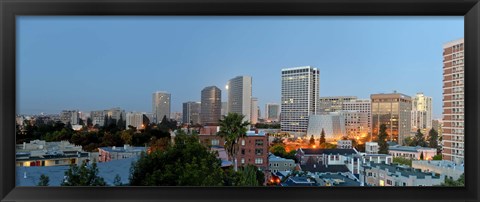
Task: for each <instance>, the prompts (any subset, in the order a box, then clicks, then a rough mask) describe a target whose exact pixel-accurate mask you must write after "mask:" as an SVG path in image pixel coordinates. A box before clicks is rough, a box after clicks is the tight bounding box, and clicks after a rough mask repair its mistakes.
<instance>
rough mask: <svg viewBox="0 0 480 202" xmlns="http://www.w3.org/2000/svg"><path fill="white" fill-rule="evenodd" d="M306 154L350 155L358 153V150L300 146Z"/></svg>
mask: <svg viewBox="0 0 480 202" xmlns="http://www.w3.org/2000/svg"><path fill="white" fill-rule="evenodd" d="M299 150H302V151H303V153H304V154H305V155H319V154H327V155H329V154H340V155H350V154H357V153H358V152H357V151H356V150H355V149H306V148H300V149H299Z"/></svg>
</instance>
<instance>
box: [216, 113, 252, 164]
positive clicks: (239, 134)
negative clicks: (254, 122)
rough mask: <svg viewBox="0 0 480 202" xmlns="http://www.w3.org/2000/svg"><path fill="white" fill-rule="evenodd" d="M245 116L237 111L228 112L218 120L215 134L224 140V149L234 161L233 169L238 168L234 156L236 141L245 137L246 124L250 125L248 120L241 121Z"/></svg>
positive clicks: (236, 147)
mask: <svg viewBox="0 0 480 202" xmlns="http://www.w3.org/2000/svg"><path fill="white" fill-rule="evenodd" d="M244 117H245V116H244V115H242V114H237V113H228V114H227V116H224V117H223V119H222V120H220V131H218V133H217V135H218V136H220V137H221V138H223V139H224V140H225V150H226V151H227V153H228V156H229V159H232V161H233V162H234V169H235V171H237V170H238V168H237V162H236V160H235V157H236V155H237V152H238V144H237V143H238V141H239V140H240V138H243V137H245V135H246V133H247V126H248V125H250V123H249V122H248V121H243V118H244Z"/></svg>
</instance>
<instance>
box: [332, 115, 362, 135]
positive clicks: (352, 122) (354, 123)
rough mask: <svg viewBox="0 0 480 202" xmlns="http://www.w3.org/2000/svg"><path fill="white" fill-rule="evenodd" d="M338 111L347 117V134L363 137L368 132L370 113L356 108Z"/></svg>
mask: <svg viewBox="0 0 480 202" xmlns="http://www.w3.org/2000/svg"><path fill="white" fill-rule="evenodd" d="M337 113H339V114H341V115H343V117H344V118H345V132H346V136H348V137H350V138H363V137H367V135H369V133H368V122H369V121H368V114H367V113H364V112H360V111H355V110H340V111H337Z"/></svg>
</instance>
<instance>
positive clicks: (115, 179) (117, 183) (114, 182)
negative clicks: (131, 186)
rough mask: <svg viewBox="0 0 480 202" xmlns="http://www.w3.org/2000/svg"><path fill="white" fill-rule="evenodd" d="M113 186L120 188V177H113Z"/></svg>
mask: <svg viewBox="0 0 480 202" xmlns="http://www.w3.org/2000/svg"><path fill="white" fill-rule="evenodd" d="M113 185H115V186H122V185H123V184H122V178H121V177H120V175H118V174H116V175H115V178H114V179H113Z"/></svg>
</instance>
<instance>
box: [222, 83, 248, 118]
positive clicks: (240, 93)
mask: <svg viewBox="0 0 480 202" xmlns="http://www.w3.org/2000/svg"><path fill="white" fill-rule="evenodd" d="M227 91H228V93H227V94H228V101H227V103H228V104H227V111H228V113H237V114H242V115H244V116H245V118H244V121H249V122H250V121H251V115H252V77H251V76H237V77H235V78H233V79H230V80H229V81H228V83H227Z"/></svg>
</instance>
